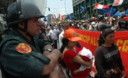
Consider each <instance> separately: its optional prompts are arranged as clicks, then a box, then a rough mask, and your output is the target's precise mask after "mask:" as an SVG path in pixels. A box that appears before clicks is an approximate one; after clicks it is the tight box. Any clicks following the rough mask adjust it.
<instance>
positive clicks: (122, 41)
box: [74, 29, 128, 76]
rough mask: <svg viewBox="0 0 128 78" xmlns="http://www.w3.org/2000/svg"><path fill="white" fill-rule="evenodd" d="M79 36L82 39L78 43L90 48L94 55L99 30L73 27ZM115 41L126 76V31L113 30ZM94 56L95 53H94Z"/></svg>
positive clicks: (127, 52)
mask: <svg viewBox="0 0 128 78" xmlns="http://www.w3.org/2000/svg"><path fill="white" fill-rule="evenodd" d="M74 30H75V31H76V32H77V33H78V35H79V37H80V38H81V39H82V40H81V41H80V42H79V43H80V44H81V45H82V46H84V47H86V48H88V49H90V50H91V51H92V54H93V55H94V51H95V49H96V47H97V46H98V43H97V40H98V37H99V35H100V33H101V32H98V31H83V30H79V29H74ZM115 43H116V44H117V46H118V48H119V51H120V54H121V58H122V61H123V65H124V68H125V71H126V74H127V76H128V61H127V59H128V31H116V32H115ZM94 56H95V55H94Z"/></svg>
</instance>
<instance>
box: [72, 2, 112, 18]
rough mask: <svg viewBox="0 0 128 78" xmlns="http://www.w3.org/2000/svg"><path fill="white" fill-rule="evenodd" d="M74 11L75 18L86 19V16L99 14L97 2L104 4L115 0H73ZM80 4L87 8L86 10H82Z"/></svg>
mask: <svg viewBox="0 0 128 78" xmlns="http://www.w3.org/2000/svg"><path fill="white" fill-rule="evenodd" d="M72 1H73V13H74V19H75V20H78V19H79V20H84V19H86V18H89V17H92V16H96V15H98V12H97V10H95V9H94V6H95V3H100V4H103V5H108V4H112V3H113V2H114V0H72ZM80 6H83V7H84V8H85V12H82V11H81V10H80Z"/></svg>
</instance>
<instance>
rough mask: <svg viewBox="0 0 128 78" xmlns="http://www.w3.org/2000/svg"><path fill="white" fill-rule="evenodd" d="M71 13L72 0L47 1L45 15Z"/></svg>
mask: <svg viewBox="0 0 128 78" xmlns="http://www.w3.org/2000/svg"><path fill="white" fill-rule="evenodd" d="M48 8H50V11H49V10H48ZM72 12H73V9H72V0H47V9H46V15H48V14H55V15H56V16H57V15H58V14H59V13H60V14H61V15H65V14H70V13H72Z"/></svg>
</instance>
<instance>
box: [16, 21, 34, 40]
mask: <svg viewBox="0 0 128 78" xmlns="http://www.w3.org/2000/svg"><path fill="white" fill-rule="evenodd" d="M24 23H25V25H24V28H20V27H17V29H18V30H20V31H23V32H24V33H25V34H26V35H27V36H29V37H30V38H32V39H33V36H32V35H31V34H30V33H29V32H28V31H27V29H28V21H24Z"/></svg>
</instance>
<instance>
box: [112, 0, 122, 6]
mask: <svg viewBox="0 0 128 78" xmlns="http://www.w3.org/2000/svg"><path fill="white" fill-rule="evenodd" d="M123 1H124V0H114V3H113V6H119V5H121V4H122V3H123Z"/></svg>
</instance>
